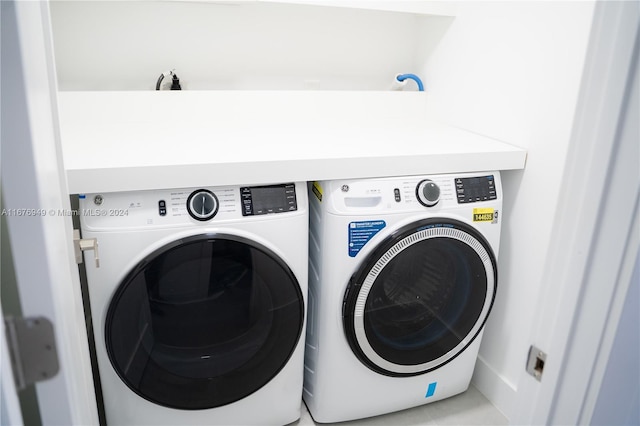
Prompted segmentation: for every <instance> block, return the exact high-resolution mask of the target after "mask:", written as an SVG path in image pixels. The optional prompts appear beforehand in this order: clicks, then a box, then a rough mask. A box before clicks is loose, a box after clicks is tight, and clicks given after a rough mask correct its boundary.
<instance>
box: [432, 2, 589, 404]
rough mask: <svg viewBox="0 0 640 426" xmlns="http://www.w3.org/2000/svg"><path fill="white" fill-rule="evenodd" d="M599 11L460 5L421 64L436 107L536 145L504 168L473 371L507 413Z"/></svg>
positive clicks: (578, 6)
mask: <svg viewBox="0 0 640 426" xmlns="http://www.w3.org/2000/svg"><path fill="white" fill-rule="evenodd" d="M593 10H594V4H593V3H592V2H495V3H493V2H469V3H461V4H460V5H459V8H458V16H457V17H456V19H455V21H454V22H453V24H452V25H451V27H450V28H449V30H448V32H447V33H446V35H445V36H444V37H443V39H442V40H441V42H440V43H439V44H438V46H437V47H436V49H435V50H434V52H433V54H432V55H431V56H430V57H429V58H428V59H427V61H426V63H425V66H424V68H423V69H422V72H423V75H424V76H425V80H426V81H427V84H428V85H429V86H430V88H431V89H430V107H431V113H432V114H434V115H436V116H439V117H440V118H441V119H443V120H445V121H448V122H450V123H452V124H454V125H457V126H460V127H463V128H465V129H468V130H472V131H475V132H477V133H480V134H483V135H487V136H491V137H493V138H496V139H500V140H503V141H505V142H508V143H512V144H515V145H518V146H520V147H524V148H526V149H527V151H528V156H527V164H526V168H525V170H524V171H515V172H505V173H503V180H504V182H503V185H504V186H503V188H504V197H505V205H504V214H503V216H502V217H503V218H505V221H504V223H503V236H502V239H501V247H500V257H499V262H500V267H499V272H498V281H499V283H498V293H497V298H496V303H495V306H494V311H493V313H492V315H491V317H490V318H489V321H488V323H487V326H486V331H485V334H484V338H483V343H482V347H481V350H480V360H479V362H478V365H477V369H476V375H475V378H474V382H475V383H476V385H477V386H478V388H479V389H480V390H481V391H482V392H483V393H485V395H486V396H487V397H488V398H489V399H490V400H492V402H493V403H494V404H495V405H496V406H497V407H498V408H500V409H501V410H502V411H503V412H504V413H505V414H506V415H507V416H509V415H510V409H511V407H513V404H512V401H513V398H514V396H515V394H514V392H515V391H516V390H517V387H518V383H517V381H518V379H519V377H520V374H521V372H522V370H523V369H524V368H525V364H526V357H527V353H528V349H529V346H530V345H531V344H532V343H534V342H530V341H528V338H529V332H530V328H531V325H532V324H533V322H534V321H536V312H535V311H534V309H535V307H536V302H537V300H538V295H539V291H540V288H541V284H542V281H541V280H542V277H543V271H542V265H544V264H545V260H546V255H547V248H548V246H549V243H550V237H551V235H550V233H551V223H550V220H551V219H552V218H553V217H554V213H555V209H556V206H557V204H558V193H559V189H560V185H561V182H560V179H561V178H562V174H563V170H564V164H565V159H566V154H567V149H568V146H569V138H570V133H571V129H572V124H573V116H574V110H575V106H576V101H577V95H578V88H579V84H580V77H581V73H582V69H583V65H584V59H585V53H586V47H587V41H588V36H589V31H590V28H591V19H592V16H593ZM576 214H581V212H576ZM556 285H557V286H562V283H561V282H558V283H556Z"/></svg>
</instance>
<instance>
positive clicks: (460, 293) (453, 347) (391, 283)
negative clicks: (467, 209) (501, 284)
mask: <svg viewBox="0 0 640 426" xmlns="http://www.w3.org/2000/svg"><path fill="white" fill-rule="evenodd" d="M496 285H497V266H496V259H495V256H494V254H493V252H492V250H491V248H490V246H489V244H488V243H487V241H486V240H485V239H484V238H483V237H482V235H480V233H478V232H477V231H476V230H475V229H473V228H472V227H470V226H469V225H467V224H465V223H462V222H459V221H456V220H452V219H438V218H433V219H424V220H421V221H418V222H414V223H412V224H410V225H407V226H405V227H403V228H401V229H399V230H397V231H396V232H394V233H393V234H392V235H390V236H389V237H388V238H386V239H385V240H384V241H382V242H381V243H380V244H379V246H378V247H377V248H376V249H375V250H373V251H372V252H371V253H370V254H369V256H368V257H367V258H366V260H365V261H364V262H363V264H362V265H361V266H360V268H359V270H358V271H357V272H356V273H355V274H354V275H353V277H352V278H351V281H350V283H349V285H348V288H347V291H346V293H345V298H344V304H343V325H344V330H345V334H346V337H347V340H348V342H349V345H350V346H351V349H352V350H353V352H354V353H355V355H356V356H357V357H358V358H359V359H360V361H361V362H363V363H364V364H365V365H366V366H367V367H369V368H370V369H372V370H374V371H376V372H378V373H381V374H385V375H389V376H412V375H417V374H422V373H425V372H428V371H431V370H433V369H435V368H438V367H439V366H441V365H443V364H445V363H447V362H449V361H451V360H452V359H454V358H455V357H456V356H457V355H459V354H460V353H461V352H462V351H464V349H465V348H466V347H467V346H469V344H470V343H471V342H472V341H473V340H474V339H475V337H476V336H477V335H478V334H479V333H480V331H481V330H482V327H483V325H484V323H485V321H486V319H487V316H488V315H489V311H490V310H491V307H492V305H493V300H494V297H495V292H496Z"/></svg>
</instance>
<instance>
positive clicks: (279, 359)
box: [105, 234, 304, 409]
mask: <svg viewBox="0 0 640 426" xmlns="http://www.w3.org/2000/svg"><path fill="white" fill-rule="evenodd" d="M303 321H304V301H303V295H302V292H301V290H300V286H299V283H298V281H297V280H296V278H295V276H294V274H293V272H292V271H291V270H290V268H289V267H288V266H287V265H286V264H285V263H284V261H283V260H282V259H280V258H279V257H278V256H277V255H276V254H274V253H273V252H272V251H270V250H269V249H267V248H265V247H263V246H261V245H259V244H257V243H255V242H253V241H249V240H246V239H243V238H239V237H236V236H230V235H220V234H215V235H196V236H192V237H189V238H184V239H181V240H178V241H175V242H173V243H171V244H168V245H166V246H164V247H162V248H160V249H159V250H157V251H155V252H153V253H152V254H150V255H149V256H147V257H146V258H145V259H143V260H142V261H140V262H139V263H138V264H137V266H136V267H135V268H134V269H133V270H132V271H131V272H129V274H128V275H127V276H126V277H125V278H124V280H123V281H122V282H121V283H120V285H119V287H118V289H117V290H116V292H115V294H114V296H113V299H112V301H111V303H110V305H109V309H108V312H107V317H106V323H105V340H106V348H107V353H108V355H109V358H110V360H111V364H112V366H113V368H114V369H115V371H116V372H117V373H118V375H119V376H120V378H121V379H122V380H123V381H124V383H125V384H126V385H127V386H128V387H129V388H131V390H133V391H134V392H135V393H137V394H138V395H140V396H141V397H143V398H146V399H147V400H149V401H151V402H153V403H155V404H159V405H163V406H166V407H172V408H178V409H206V408H213V407H218V406H221V405H225V404H229V403H232V402H234V401H237V400H239V399H241V398H244V397H246V396H247V395H250V394H251V393H253V392H255V391H257V390H258V389H260V388H261V387H263V386H264V385H265V384H266V383H267V382H269V381H270V380H271V379H272V378H273V377H274V376H275V375H277V374H278V372H279V371H280V370H281V369H282V368H283V367H284V365H285V364H286V363H287V361H288V360H289V358H290V357H291V355H292V353H293V351H294V349H295V347H296V345H297V343H298V340H299V338H300V334H301V331H302V327H303Z"/></svg>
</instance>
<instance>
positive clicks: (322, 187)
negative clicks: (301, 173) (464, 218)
mask: <svg viewBox="0 0 640 426" xmlns="http://www.w3.org/2000/svg"><path fill="white" fill-rule="evenodd" d="M313 185H314V186H313V187H312V189H313V192H312V194H315V196H316V198H318V199H319V201H320V202H322V194H323V193H329V192H330V193H332V194H335V197H334V198H333V199H332V203H333V206H332V208H335V211H336V213H349V214H351V213H352V214H358V213H359V212H362V211H365V210H369V211H375V210H386V211H425V210H433V211H441V210H443V209H448V208H454V207H464V206H467V205H468V206H469V207H472V208H482V207H483V206H481V205H480V204H481V203H489V202H493V201H500V197H501V195H500V191H501V184H500V173H499V172H497V171H492V172H479V173H456V174H441V175H424V176H404V177H390V178H379V179H362V180H340V181H329V182H316V183H314V184H313Z"/></svg>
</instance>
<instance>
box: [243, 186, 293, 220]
mask: <svg viewBox="0 0 640 426" xmlns="http://www.w3.org/2000/svg"><path fill="white" fill-rule="evenodd" d="M251 198H252V199H253V211H254V213H257V214H260V212H267V213H269V212H276V211H279V210H280V211H284V209H285V207H286V205H287V194H286V193H285V191H284V188H278V187H275V188H274V187H267V188H252V189H251Z"/></svg>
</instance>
